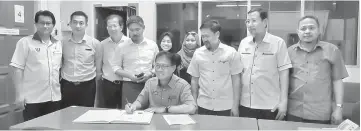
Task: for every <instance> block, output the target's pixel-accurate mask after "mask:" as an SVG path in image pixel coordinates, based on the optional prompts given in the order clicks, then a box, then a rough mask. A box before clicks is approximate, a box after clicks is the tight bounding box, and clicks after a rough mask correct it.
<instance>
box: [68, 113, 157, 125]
mask: <svg viewBox="0 0 361 131" xmlns="http://www.w3.org/2000/svg"><path fill="white" fill-rule="evenodd" d="M152 117H153V113H151V112H144V111H135V112H134V113H133V114H127V113H126V112H125V110H116V109H112V110H89V111H87V112H85V113H84V114H83V115H81V116H80V117H78V118H77V119H75V120H74V121H73V122H74V123H136V124H150V122H151V120H152Z"/></svg>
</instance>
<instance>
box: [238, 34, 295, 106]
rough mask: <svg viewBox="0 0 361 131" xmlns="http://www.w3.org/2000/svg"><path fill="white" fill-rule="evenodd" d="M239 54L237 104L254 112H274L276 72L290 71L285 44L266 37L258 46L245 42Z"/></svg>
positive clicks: (250, 39) (278, 90)
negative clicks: (240, 63) (239, 93)
mask: <svg viewBox="0 0 361 131" xmlns="http://www.w3.org/2000/svg"><path fill="white" fill-rule="evenodd" d="M238 52H239V53H240V54H241V59H242V62H243V63H244V68H245V70H244V73H243V74H242V77H241V78H242V90H241V92H242V93H241V94H242V95H241V98H240V99H241V100H240V104H241V105H242V106H245V107H249V108H253V109H267V110H270V109H273V108H274V107H275V106H276V105H277V103H278V102H279V99H280V94H281V85H280V76H279V72H280V71H283V70H286V69H289V68H291V67H292V65H291V60H290V57H289V55H288V51H287V46H286V43H285V41H284V40H283V39H282V38H280V37H277V36H274V35H272V34H269V33H266V35H265V36H264V38H263V41H262V42H261V43H254V42H253V36H248V37H246V38H244V39H243V40H242V41H241V43H240V44H239V48H238Z"/></svg>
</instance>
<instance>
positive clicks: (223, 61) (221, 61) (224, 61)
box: [219, 60, 228, 64]
mask: <svg viewBox="0 0 361 131" xmlns="http://www.w3.org/2000/svg"><path fill="white" fill-rule="evenodd" d="M226 62H228V60H219V63H223V64H224V63H226Z"/></svg>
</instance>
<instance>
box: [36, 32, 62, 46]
mask: <svg viewBox="0 0 361 131" xmlns="http://www.w3.org/2000/svg"><path fill="white" fill-rule="evenodd" d="M33 39H34V40H37V41H40V42H41V43H43V41H42V40H41V38H40V35H39V34H38V32H36V33H35V34H34V35H33ZM50 41H51V42H52V43H56V42H57V41H58V40H57V39H55V38H54V37H53V36H52V35H50Z"/></svg>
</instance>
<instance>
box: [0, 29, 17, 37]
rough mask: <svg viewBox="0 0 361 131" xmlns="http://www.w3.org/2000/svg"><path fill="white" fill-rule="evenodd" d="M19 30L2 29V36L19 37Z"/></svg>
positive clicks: (0, 33)
mask: <svg viewBox="0 0 361 131" xmlns="http://www.w3.org/2000/svg"><path fill="white" fill-rule="evenodd" d="M19 33H20V31H19V29H6V28H0V35H19Z"/></svg>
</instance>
